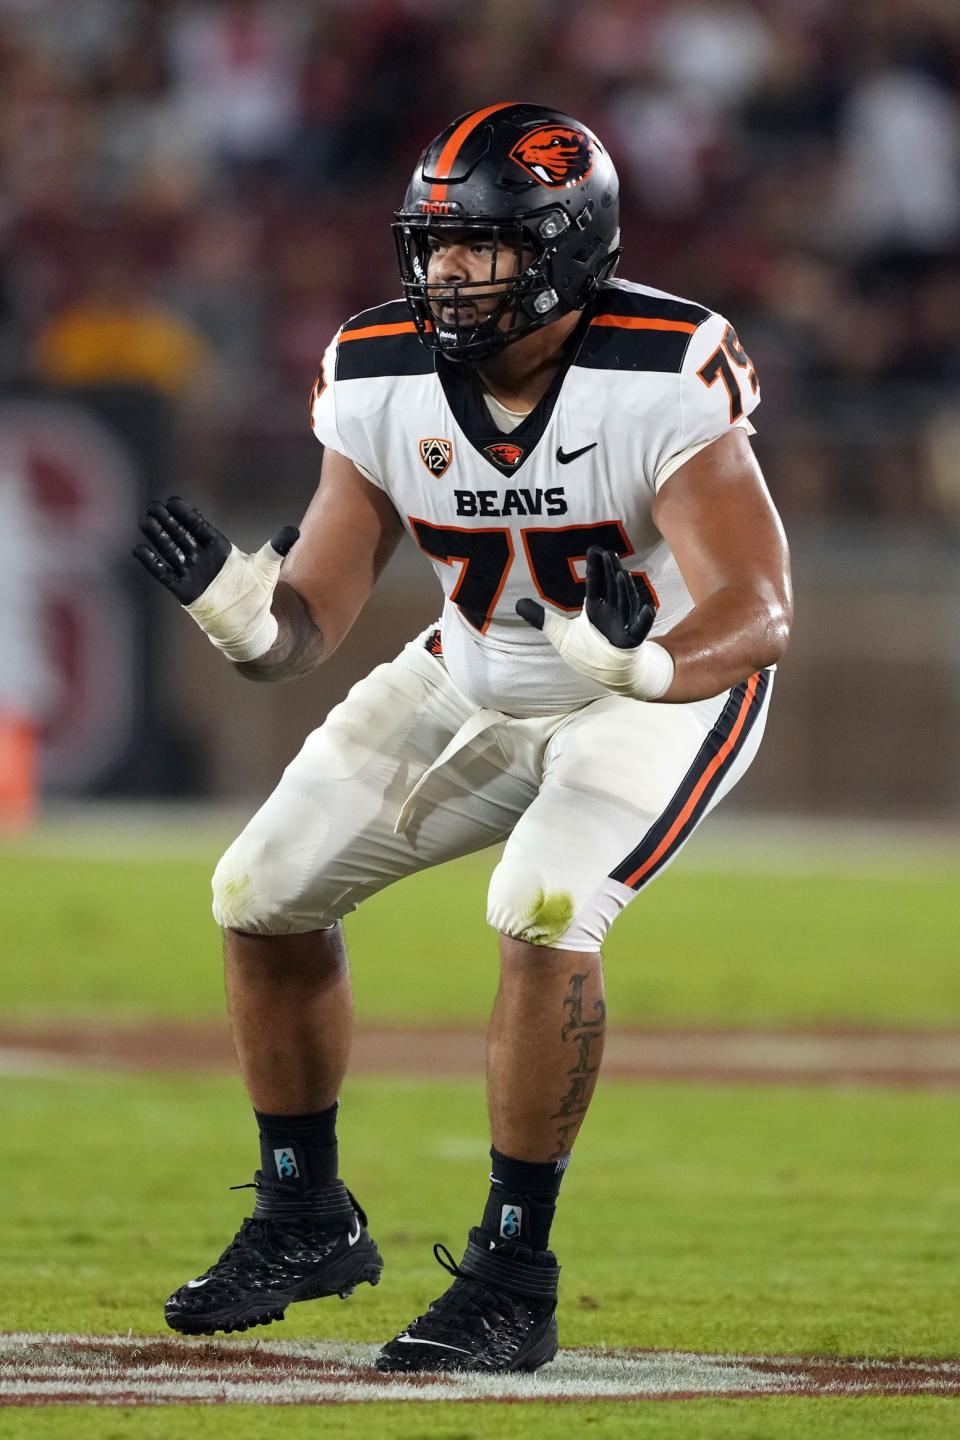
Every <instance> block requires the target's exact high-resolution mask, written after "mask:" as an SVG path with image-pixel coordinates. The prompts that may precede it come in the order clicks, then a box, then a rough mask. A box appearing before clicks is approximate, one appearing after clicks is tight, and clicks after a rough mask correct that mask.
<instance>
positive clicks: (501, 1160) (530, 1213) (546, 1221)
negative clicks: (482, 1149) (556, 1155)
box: [480, 1148, 570, 1250]
mask: <svg viewBox="0 0 960 1440" xmlns="http://www.w3.org/2000/svg"><path fill="white" fill-rule="evenodd" d="M490 1159H491V1160H492V1161H493V1169H492V1171H491V1174H490V1194H489V1196H488V1197H487V1204H486V1208H485V1210H484V1212H483V1219H482V1220H481V1221H480V1228H481V1230H485V1231H486V1232H487V1234H488V1235H491V1236H493V1235H496V1236H497V1237H498V1238H499V1239H503V1240H518V1241H520V1243H521V1244H523V1245H529V1246H530V1248H531V1249H532V1250H546V1248H547V1245H548V1244H549V1241H550V1226H551V1225H552V1224H553V1217H554V1214H555V1212H556V1208H557V1196H558V1195H559V1194H560V1182H561V1181H562V1179H563V1175H564V1171H565V1170H566V1168H567V1163H568V1161H569V1159H570V1156H569V1155H564V1156H563V1158H562V1159H560V1160H548V1161H547V1162H546V1163H545V1164H543V1165H536V1164H533V1163H532V1162H531V1161H529V1160H512V1159H511V1158H510V1156H509V1155H501V1154H500V1151H499V1150H496V1149H493V1148H491V1150H490Z"/></svg>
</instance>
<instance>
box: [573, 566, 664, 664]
mask: <svg viewBox="0 0 960 1440" xmlns="http://www.w3.org/2000/svg"><path fill="white" fill-rule="evenodd" d="M583 608H584V609H585V610H586V612H587V619H588V620H589V621H590V624H591V625H594V626H596V628H597V629H598V630H599V631H600V634H601V635H605V636H606V638H607V639H608V640H609V641H610V644H611V645H616V647H617V649H618V650H635V649H636V647H637V646H638V645H642V644H643V642H644V640H646V638H647V636H648V635H649V633H650V627H651V625H652V624H653V622H654V619H655V617H656V611H655V610H654V608H653V606H652V605H651V604H650V603H649V601H641V599H640V592H639V590H638V589H637V587H636V584H635V583H634V579H633V576H632V575H631V574H630V573H629V572H628V571H627V570H624V568H623V566H622V565H621V563H620V557H619V555H617V554H615V553H614V551H613V550H601V548H600V546H599V545H591V546H590V549H589V550H588V551H587V599H586V603H585V605H584V607H583Z"/></svg>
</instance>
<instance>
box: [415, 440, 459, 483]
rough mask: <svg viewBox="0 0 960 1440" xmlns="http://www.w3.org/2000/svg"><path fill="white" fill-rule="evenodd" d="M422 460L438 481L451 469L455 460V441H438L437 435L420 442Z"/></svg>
mask: <svg viewBox="0 0 960 1440" xmlns="http://www.w3.org/2000/svg"><path fill="white" fill-rule="evenodd" d="M420 459H421V460H422V461H423V463H424V465H426V467H427V469H428V470H429V471H430V474H431V475H433V476H435V477H436V478H437V479H438V480H439V478H440V476H441V475H443V474H444V473H445V472H446V471H447V470H448V469H449V468H450V461H451V460H452V459H453V441H452V440H438V439H437V437H436V436H435V435H431V436H429V437H428V438H427V439H426V440H421V441H420Z"/></svg>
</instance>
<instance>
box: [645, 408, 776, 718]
mask: <svg viewBox="0 0 960 1440" xmlns="http://www.w3.org/2000/svg"><path fill="white" fill-rule="evenodd" d="M653 519H654V522H655V524H656V526H657V528H658V529H659V531H660V533H661V535H662V536H663V538H664V539H665V540H666V542H667V544H668V545H669V546H670V549H671V550H672V551H673V554H674V556H675V558H676V561H677V564H678V565H679V567H680V571H681V574H682V575H683V578H684V581H685V582H686V585H687V588H688V590H689V591H690V594H691V596H692V597H693V602H694V607H693V609H692V610H691V611H690V612H689V614H687V615H686V616H684V618H683V619H682V620H681V621H680V622H679V623H678V624H677V625H675V626H674V627H673V629H672V630H669V631H667V632H666V633H665V634H663V635H658V636H657V644H658V645H660V646H662V647H663V648H664V649H665V650H667V651H668V652H669V654H670V656H671V657H672V659H673V664H674V674H673V679H672V681H671V682H670V686H669V688H668V689H667V690H666V691H665V693H664V694H663V695H661V696H660V697H659V698H660V699H661V700H666V701H685V700H703V699H707V698H708V697H710V696H712V695H718V694H720V692H721V691H722V690H726V689H728V688H729V687H730V686H731V685H736V684H738V683H739V682H740V681H741V680H745V679H746V678H747V677H748V676H749V675H752V674H753V673H754V671H756V670H761V669H763V668H764V667H765V666H768V665H772V664H774V663H775V662H776V661H778V660H779V659H780V658H781V657H782V655H783V653H784V651H785V650H786V647H787V641H788V639H789V635H790V626H791V622H792V619H793V592H792V586H791V581H790V556H789V551H788V549H787V540H786V536H785V535H784V532H783V526H782V524H781V523H780V517H779V516H778V514H777V512H776V509H775V508H774V505H773V501H772V500H771V498H770V495H769V492H768V491H767V487H766V484H765V483H764V479H763V475H762V474H761V471H760V467H759V465H758V464H757V461H756V458H755V456H754V453H753V450H752V448H751V445H750V441H749V439H748V438H747V435H746V433H745V431H744V430H742V429H734V430H730V431H728V432H727V434H725V435H723V436H721V438H720V439H718V440H715V441H714V442H713V443H712V444H710V445H707V446H706V447H705V448H704V449H702V450H700V451H699V452H698V453H697V454H696V455H694V456H692V458H691V459H689V460H688V461H687V462H686V464H684V465H682V466H681V467H680V468H679V469H678V470H676V471H674V473H673V474H672V475H671V476H670V478H669V479H668V480H667V481H665V483H664V484H663V485H662V487H661V489H660V491H659V493H658V495H657V498H656V500H655V501H654V505H653Z"/></svg>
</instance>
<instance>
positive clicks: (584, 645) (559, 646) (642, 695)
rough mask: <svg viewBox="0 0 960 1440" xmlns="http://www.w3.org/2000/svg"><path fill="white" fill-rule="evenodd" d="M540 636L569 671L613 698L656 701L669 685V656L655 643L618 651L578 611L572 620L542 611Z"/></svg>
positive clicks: (647, 641)
mask: <svg viewBox="0 0 960 1440" xmlns="http://www.w3.org/2000/svg"><path fill="white" fill-rule="evenodd" d="M543 633H544V635H546V637H547V639H548V640H549V641H550V644H551V645H552V646H553V648H554V649H555V650H556V652H557V654H558V655H560V656H561V657H562V659H564V660H565V661H566V663H567V664H568V665H569V666H570V667H571V669H573V670H576V671H578V672H579V674H581V675H585V676H586V677H587V679H588V680H595V681H596V682H597V684H598V685H602V686H603V687H604V689H605V690H611V691H612V692H613V693H614V694H615V695H627V696H629V697H630V698H631V699H633V700H659V699H660V697H661V695H665V694H666V693H667V691H668V690H669V689H670V686H671V684H672V683H673V671H674V665H673V656H672V655H671V654H670V652H669V650H665V649H664V648H663V646H662V645H658V644H657V642H656V641H655V640H644V642H643V644H642V645H637V646H635V647H634V649H632V650H620V649H619V648H618V647H617V646H616V645H611V644H610V641H609V640H608V639H607V637H606V636H605V635H601V633H600V631H599V630H598V629H597V627H596V626H595V625H591V623H590V621H589V620H588V619H587V612H586V610H581V611H580V613H579V615H577V616H576V618H575V619H573V620H565V619H563V618H562V617H561V616H560V615H555V614H553V612H552V611H550V610H544V614H543Z"/></svg>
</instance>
